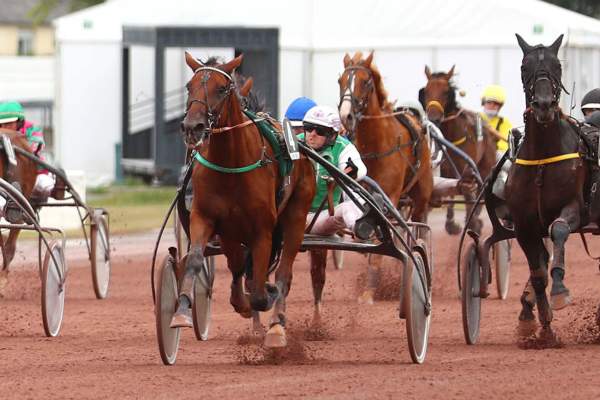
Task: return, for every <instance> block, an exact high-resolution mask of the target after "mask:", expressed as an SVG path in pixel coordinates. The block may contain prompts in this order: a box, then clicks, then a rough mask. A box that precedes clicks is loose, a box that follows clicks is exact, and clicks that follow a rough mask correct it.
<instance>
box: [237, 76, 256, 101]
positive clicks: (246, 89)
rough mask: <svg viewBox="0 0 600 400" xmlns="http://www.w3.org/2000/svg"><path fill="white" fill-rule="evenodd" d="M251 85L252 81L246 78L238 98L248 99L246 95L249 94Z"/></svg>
mask: <svg viewBox="0 0 600 400" xmlns="http://www.w3.org/2000/svg"><path fill="white" fill-rule="evenodd" d="M253 84H254V80H253V79H252V78H248V79H247V80H246V83H244V86H242V88H241V89H240V96H242V97H248V93H250V90H251V89H252V85H253Z"/></svg>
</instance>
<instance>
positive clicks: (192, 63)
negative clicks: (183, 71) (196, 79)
mask: <svg viewBox="0 0 600 400" xmlns="http://www.w3.org/2000/svg"><path fill="white" fill-rule="evenodd" d="M185 63H186V64H187V65H188V67H190V68H191V69H192V71H195V70H197V69H198V68H200V67H201V66H202V63H201V62H200V61H198V60H196V59H195V58H194V56H192V55H191V54H190V53H188V52H187V51H186V52H185Z"/></svg>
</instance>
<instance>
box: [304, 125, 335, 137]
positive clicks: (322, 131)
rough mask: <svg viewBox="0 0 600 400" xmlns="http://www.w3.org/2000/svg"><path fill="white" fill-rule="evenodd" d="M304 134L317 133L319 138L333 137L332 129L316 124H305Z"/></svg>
mask: <svg viewBox="0 0 600 400" xmlns="http://www.w3.org/2000/svg"><path fill="white" fill-rule="evenodd" d="M303 127H304V132H306V133H309V132H312V131H316V133H317V135H319V136H331V133H332V129H331V128H328V127H326V126H320V125H315V124H309V123H304V124H303Z"/></svg>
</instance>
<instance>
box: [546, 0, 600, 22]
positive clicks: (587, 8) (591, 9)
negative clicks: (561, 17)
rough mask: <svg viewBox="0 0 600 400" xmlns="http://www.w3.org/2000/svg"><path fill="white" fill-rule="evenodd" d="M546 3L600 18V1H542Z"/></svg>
mask: <svg viewBox="0 0 600 400" xmlns="http://www.w3.org/2000/svg"><path fill="white" fill-rule="evenodd" d="M544 1H545V2H547V3H552V4H555V5H557V6H559V7H563V8H567V9H569V10H572V11H575V12H578V13H581V14H585V15H589V16H590V17H594V18H600V1H598V0H544Z"/></svg>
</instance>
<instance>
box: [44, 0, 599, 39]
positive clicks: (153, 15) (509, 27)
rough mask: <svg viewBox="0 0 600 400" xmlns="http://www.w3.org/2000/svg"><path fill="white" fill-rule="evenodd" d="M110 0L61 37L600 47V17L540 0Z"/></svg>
mask: <svg viewBox="0 0 600 400" xmlns="http://www.w3.org/2000/svg"><path fill="white" fill-rule="evenodd" d="M253 7H254V8H253V9H251V10H250V9H249V7H248V3H247V2H246V1H243V0H229V1H227V2H216V1H213V2H208V1H203V2H202V4H201V6H200V5H199V2H198V1H197V0H176V1H170V2H165V1H164V0H108V1H107V2H106V3H103V4H101V5H98V6H95V7H91V8H88V9H85V10H82V11H79V12H76V13H73V14H70V15H66V16H63V17H61V18H58V19H56V20H55V25H56V27H57V39H58V40H59V41H61V40H62V41H120V40H121V36H122V27H123V26H157V27H158V26H206V27H230V26H243V27H277V28H279V29H280V46H281V47H282V48H284V49H286V48H288V49H289V48H311V49H314V50H316V51H319V50H346V49H361V48H362V49H368V48H395V47H412V46H415V47H419V46H456V45H461V46H465V45H466V46H511V47H512V46H514V45H515V44H516V40H515V38H514V33H515V32H518V33H520V34H521V35H522V36H523V37H524V38H525V39H526V40H527V41H528V42H529V43H530V44H537V43H551V42H552V41H553V40H554V39H555V38H556V37H557V36H558V35H559V34H561V33H564V34H565V36H566V38H565V39H566V42H567V43H568V44H569V45H571V46H593V47H598V46H600V20H597V19H594V18H590V17H586V16H584V15H581V14H578V13H575V12H572V11H569V10H565V9H563V8H560V7H557V6H554V5H551V4H548V3H545V2H543V1H541V0H487V1H485V2H483V1H480V0H453V1H447V0H404V1H397V2H390V1H387V0H370V1H369V2H365V1H362V0H329V1H316V0H296V1H295V2H287V1H280V0H259V1H258V2H255V3H254V6H253Z"/></svg>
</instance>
